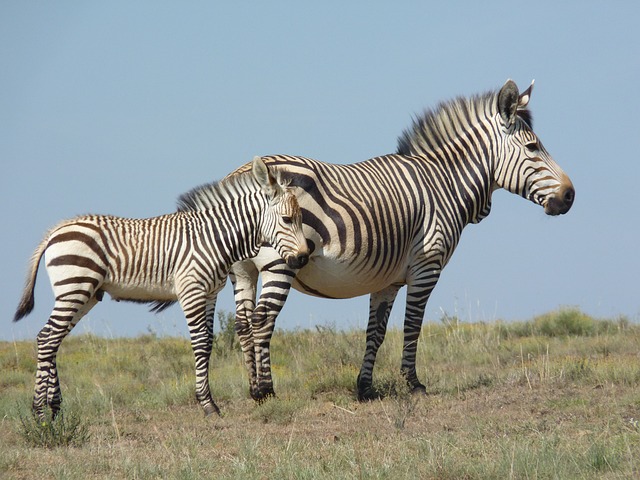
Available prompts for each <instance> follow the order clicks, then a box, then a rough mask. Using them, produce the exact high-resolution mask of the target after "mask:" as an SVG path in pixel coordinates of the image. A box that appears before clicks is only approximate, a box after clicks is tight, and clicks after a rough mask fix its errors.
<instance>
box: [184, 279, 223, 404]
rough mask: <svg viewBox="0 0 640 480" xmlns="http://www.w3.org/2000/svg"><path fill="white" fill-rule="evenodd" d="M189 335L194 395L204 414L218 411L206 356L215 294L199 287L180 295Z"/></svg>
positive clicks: (210, 335) (210, 338)
mask: <svg viewBox="0 0 640 480" xmlns="http://www.w3.org/2000/svg"><path fill="white" fill-rule="evenodd" d="M179 299H180V305H181V306H182V310H183V311H184V315H185V317H186V319H187V325H188V327H189V336H190V337H191V348H192V349H193V354H194V356H195V364H196V398H197V400H198V402H199V403H200V405H201V406H202V408H203V410H204V414H205V415H207V416H208V415H211V414H212V413H217V414H218V415H219V414H220V409H219V408H218V406H217V405H216V404H215V403H214V401H213V398H212V397H211V390H210V389H209V359H210V357H211V349H212V347H213V312H214V310H215V307H216V296H215V295H213V296H207V295H206V294H205V293H204V292H202V291H201V290H200V289H193V288H192V289H184V290H183V293H182V294H181V295H179Z"/></svg>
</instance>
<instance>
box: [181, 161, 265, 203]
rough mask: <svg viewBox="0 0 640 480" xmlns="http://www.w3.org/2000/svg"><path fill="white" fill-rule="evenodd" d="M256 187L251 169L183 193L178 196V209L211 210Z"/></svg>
mask: <svg viewBox="0 0 640 480" xmlns="http://www.w3.org/2000/svg"><path fill="white" fill-rule="evenodd" d="M256 189H258V183H257V182H256V180H255V178H254V177H253V174H252V173H251V170H250V169H249V170H247V171H244V172H242V173H239V174H237V175H230V176H227V177H225V178H223V179H222V180H219V181H215V182H211V183H205V184H204V185H200V186H198V187H195V188H193V189H191V190H189V191H188V192H186V193H183V194H182V195H180V196H179V197H178V211H179V212H186V211H198V210H210V209H212V208H215V207H216V206H217V205H220V204H222V203H227V202H228V201H229V200H232V199H234V198H238V197H239V196H242V195H245V194H247V193H248V192H250V191H252V190H256Z"/></svg>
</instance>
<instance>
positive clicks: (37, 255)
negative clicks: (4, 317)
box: [13, 235, 49, 322]
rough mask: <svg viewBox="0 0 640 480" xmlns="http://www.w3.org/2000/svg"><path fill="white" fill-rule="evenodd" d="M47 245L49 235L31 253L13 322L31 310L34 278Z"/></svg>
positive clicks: (34, 284)
mask: <svg viewBox="0 0 640 480" xmlns="http://www.w3.org/2000/svg"><path fill="white" fill-rule="evenodd" d="M48 243H49V235H47V236H46V237H45V238H44V240H42V242H40V245H38V248H36V250H35V251H34V252H33V255H32V256H31V262H30V264H29V271H28V272H27V280H26V282H25V284H24V290H23V291H22V298H21V299H20V304H19V305H18V309H17V310H16V314H15V316H14V317H13V321H14V322H17V321H18V320H20V319H21V318H23V317H26V316H27V315H29V314H30V313H31V311H32V310H33V306H34V304H35V302H34V298H33V297H34V295H33V291H34V289H35V286H36V278H37V276H38V265H39V264H40V259H41V258H42V255H43V254H44V251H45V250H46V249H47V245H48Z"/></svg>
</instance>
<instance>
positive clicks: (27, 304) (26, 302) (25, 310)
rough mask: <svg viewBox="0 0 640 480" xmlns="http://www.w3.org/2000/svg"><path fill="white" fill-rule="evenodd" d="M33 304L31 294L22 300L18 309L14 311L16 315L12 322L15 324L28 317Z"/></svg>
mask: <svg viewBox="0 0 640 480" xmlns="http://www.w3.org/2000/svg"><path fill="white" fill-rule="evenodd" d="M34 304H35V302H34V301H33V292H32V294H31V296H30V297H27V298H23V299H22V302H20V305H18V309H17V310H16V314H15V315H14V317H13V321H14V322H17V321H18V320H20V319H22V318H24V317H26V316H27V315H29V314H30V313H31V312H32V310H33V306H34Z"/></svg>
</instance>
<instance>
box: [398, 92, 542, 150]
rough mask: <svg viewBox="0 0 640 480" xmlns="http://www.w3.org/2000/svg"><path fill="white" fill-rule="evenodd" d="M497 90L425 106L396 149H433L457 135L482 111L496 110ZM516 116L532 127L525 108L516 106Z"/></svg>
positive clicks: (401, 137) (529, 116)
mask: <svg viewBox="0 0 640 480" xmlns="http://www.w3.org/2000/svg"><path fill="white" fill-rule="evenodd" d="M497 97H498V92H486V93H484V94H480V95H474V96H472V97H457V98H455V99H453V100H450V101H447V102H441V103H440V104H439V105H438V106H437V107H436V108H435V109H427V110H425V111H424V113H423V114H422V115H419V116H416V117H415V118H414V120H413V123H412V125H411V126H410V127H409V128H407V129H406V130H405V131H404V132H402V135H400V137H398V148H397V153H398V154H400V155H419V154H420V153H421V152H425V151H432V150H435V149H437V148H438V147H439V146H442V145H443V144H445V143H447V142H449V141H450V140H452V139H454V138H456V137H458V136H459V135H460V133H461V132H462V131H465V130H466V129H467V128H468V127H469V126H470V125H472V124H473V123H475V120H476V119H477V118H479V117H480V116H481V115H495V114H496V113H497ZM517 114H518V116H519V117H520V118H521V119H522V120H523V121H524V122H525V123H526V124H527V125H529V128H531V129H533V117H532V115H531V112H530V111H529V110H527V109H521V110H520V109H519V110H518V111H517Z"/></svg>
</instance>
